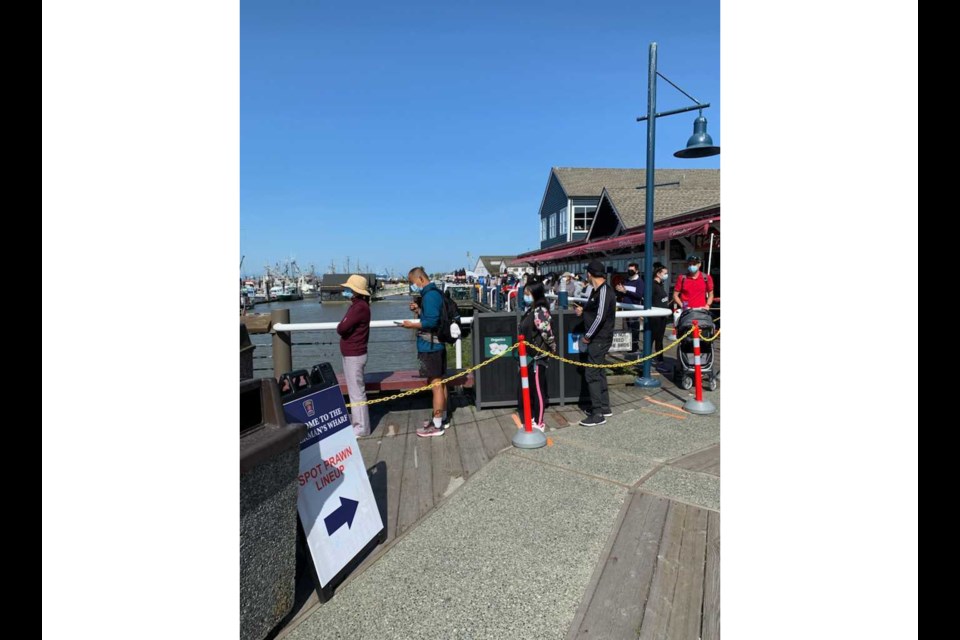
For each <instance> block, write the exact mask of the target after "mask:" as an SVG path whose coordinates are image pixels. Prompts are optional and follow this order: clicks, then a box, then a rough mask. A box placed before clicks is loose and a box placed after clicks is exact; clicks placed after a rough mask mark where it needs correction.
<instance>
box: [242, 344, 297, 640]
mask: <svg viewBox="0 0 960 640" xmlns="http://www.w3.org/2000/svg"><path fill="white" fill-rule="evenodd" d="M243 334H244V332H243V331H241V344H242V339H243ZM306 433H307V428H306V426H305V425H303V424H287V421H286V419H285V418H284V415H283V409H282V407H281V404H280V390H279V388H278V387H277V383H276V382H275V381H274V380H273V379H270V378H266V379H257V380H253V379H251V380H241V381H240V638H241V640H262V639H263V638H265V637H266V636H267V635H268V634H270V632H271V631H273V629H274V628H275V627H276V626H277V624H278V623H279V622H280V621H281V620H283V618H284V617H286V616H287V615H288V614H289V613H290V611H291V609H292V608H293V602H294V593H295V590H294V585H295V576H296V558H297V474H298V473H299V470H300V447H299V443H300V441H301V440H303V439H304V437H306Z"/></svg>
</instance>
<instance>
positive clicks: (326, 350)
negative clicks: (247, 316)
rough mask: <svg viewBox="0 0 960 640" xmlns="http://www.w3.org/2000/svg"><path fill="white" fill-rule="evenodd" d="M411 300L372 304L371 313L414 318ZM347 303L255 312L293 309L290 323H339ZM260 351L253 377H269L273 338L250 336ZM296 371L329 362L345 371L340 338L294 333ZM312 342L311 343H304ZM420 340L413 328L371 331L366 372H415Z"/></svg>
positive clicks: (308, 302)
mask: <svg viewBox="0 0 960 640" xmlns="http://www.w3.org/2000/svg"><path fill="white" fill-rule="evenodd" d="M410 301H411V298H409V297H407V296H402V297H399V298H396V299H391V300H380V301H377V302H371V303H370V314H371V317H372V318H373V319H374V320H403V319H406V318H411V319H412V318H413V317H414V316H413V314H412V313H411V312H410V307H409V305H410ZM348 307H349V305H348V304H344V303H324V304H319V303H318V299H317V298H308V299H305V300H300V301H297V302H272V303H270V304H258V305H257V306H256V308H255V309H254V312H255V313H270V311H271V310H273V309H290V322H292V323H301V322H340V320H341V319H342V318H343V316H344V314H345V313H346V312H347V308H348ZM250 339H251V341H252V342H253V344H255V345H256V346H257V348H256V349H255V350H254V352H253V358H254V359H253V366H254V369H255V370H254V375H255V376H257V377H268V376H271V375H273V359H272V358H271V357H270V355H271V352H272V351H273V349H272V345H271V342H272V336H270V335H269V334H260V335H254V336H250ZM291 341H292V342H293V367H294V369H310V367H312V366H313V365H315V364H318V363H320V362H329V363H330V364H332V365H333V368H334V370H335V371H337V372H340V371H342V369H343V367H342V365H341V362H340V336H338V335H337V332H336V331H334V330H333V329H331V330H329V331H298V332H295V333H293V334H292V338H291ZM304 343H309V344H304ZM317 343H319V344H317ZM417 366H418V364H417V338H416V332H414V331H412V330H410V329H392V328H389V329H371V330H370V344H369V346H368V350H367V368H366V371H367V373H370V372H376V371H397V370H403V369H416V368H417Z"/></svg>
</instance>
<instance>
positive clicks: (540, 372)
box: [517, 360, 550, 426]
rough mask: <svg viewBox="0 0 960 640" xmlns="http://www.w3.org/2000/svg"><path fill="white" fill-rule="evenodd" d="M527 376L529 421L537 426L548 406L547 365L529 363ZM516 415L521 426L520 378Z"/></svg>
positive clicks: (539, 362)
mask: <svg viewBox="0 0 960 640" xmlns="http://www.w3.org/2000/svg"><path fill="white" fill-rule="evenodd" d="M527 375H528V376H529V378H530V419H531V420H533V421H534V422H535V423H537V424H543V419H544V413H545V412H546V410H547V405H549V404H550V396H549V395H547V363H546V362H543V361H540V360H537V361H529V364H528V365H527ZM517 413H518V414H519V415H520V424H523V420H524V416H523V379H522V378H521V380H520V386H519V388H518V389H517ZM524 426H526V425H524Z"/></svg>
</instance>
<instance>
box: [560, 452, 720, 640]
mask: <svg viewBox="0 0 960 640" xmlns="http://www.w3.org/2000/svg"><path fill="white" fill-rule="evenodd" d="M668 466H674V467H676V468H680V469H686V470H688V471H698V472H700V473H707V474H710V475H716V476H719V475H720V446H719V445H714V446H712V447H709V448H707V449H704V450H703V451H701V452H697V453H694V454H691V455H687V456H684V457H682V458H679V459H677V460H675V461H672V462H671V463H669V465H668ZM719 637H720V513H719V512H717V511H710V510H707V509H702V508H699V507H695V506H692V505H687V504H683V503H681V502H677V501H674V500H670V499H667V498H662V497H659V496H654V495H651V494H648V493H645V492H644V491H643V484H642V482H641V483H640V486H639V487H638V488H637V489H636V490H635V491H633V492H632V495H631V496H629V498H628V500H627V501H626V502H625V503H624V506H623V509H622V510H621V512H620V516H619V518H618V521H617V525H616V526H615V527H614V532H613V534H611V539H610V541H609V542H608V543H607V548H606V549H605V551H604V553H603V556H602V557H601V560H600V563H599V564H598V566H597V570H596V571H595V572H594V576H593V579H592V580H591V582H590V584H589V585H588V587H587V591H586V594H585V595H584V598H583V601H582V602H581V604H580V608H579V610H578V611H577V615H576V617H575V618H574V622H573V625H571V627H570V633H569V635H568V639H569V640H573V639H578V640H582V639H586V638H597V639H600V638H640V639H641V640H663V639H665V638H666V639H669V640H700V639H702V640H717V639H718V638H719Z"/></svg>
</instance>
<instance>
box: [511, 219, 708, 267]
mask: <svg viewBox="0 0 960 640" xmlns="http://www.w3.org/2000/svg"><path fill="white" fill-rule="evenodd" d="M719 220H720V216H715V217H713V218H711V219H709V220H697V221H695V222H686V223H684V224H678V225H675V226H672V227H663V228H661V229H656V228H655V229H654V230H653V240H654V242H662V241H663V240H673V239H674V238H683V237H684V236H689V235H692V234H694V233H696V232H697V231H701V230H703V229H704V228H706V227H707V226H709V225H710V224H711V223H714V222H719ZM645 237H646V234H645V233H643V232H642V231H640V232H634V233H628V234H627V235H623V236H617V237H616V238H607V239H605V240H598V241H597V242H589V243H582V242H581V243H578V244H576V245H574V246H567V247H563V248H560V249H554V250H552V251H544V252H542V253H534V254H531V255H529V256H525V257H522V258H517V259H516V260H513V261H512V262H511V263H510V264H511V266H518V265H524V264H537V263H541V262H551V261H554V260H562V259H563V258H570V257H574V256H583V255H588V254H591V253H606V252H609V251H617V250H619V249H628V248H630V247H637V246H640V245H641V244H643V241H644V238H645Z"/></svg>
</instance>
